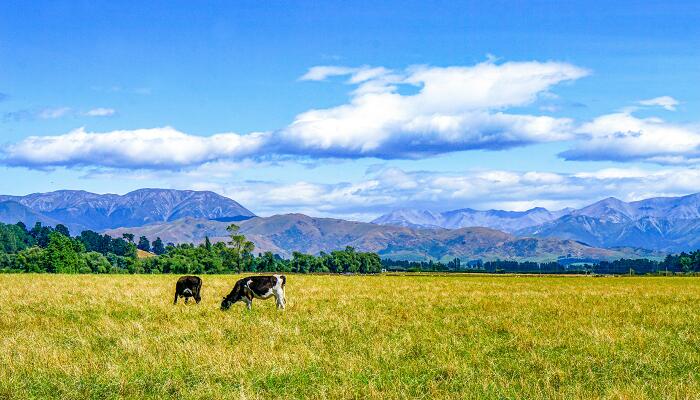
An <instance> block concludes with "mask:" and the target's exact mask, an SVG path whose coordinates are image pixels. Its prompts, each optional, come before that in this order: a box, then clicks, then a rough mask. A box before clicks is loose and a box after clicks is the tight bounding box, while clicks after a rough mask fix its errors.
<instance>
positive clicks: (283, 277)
mask: <svg viewBox="0 0 700 400" xmlns="http://www.w3.org/2000/svg"><path fill="white" fill-rule="evenodd" d="M280 278H282V289H284V285H286V284H287V277H286V276H284V275H280Z"/></svg>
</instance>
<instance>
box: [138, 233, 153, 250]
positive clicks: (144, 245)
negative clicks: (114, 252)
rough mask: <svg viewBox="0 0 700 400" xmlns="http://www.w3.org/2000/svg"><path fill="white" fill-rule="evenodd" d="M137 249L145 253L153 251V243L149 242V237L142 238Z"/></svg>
mask: <svg viewBox="0 0 700 400" xmlns="http://www.w3.org/2000/svg"><path fill="white" fill-rule="evenodd" d="M136 248H138V249H140V250H143V251H151V242H149V241H148V238H147V237H145V236H141V237H140V238H139V244H138V245H137V246H136Z"/></svg>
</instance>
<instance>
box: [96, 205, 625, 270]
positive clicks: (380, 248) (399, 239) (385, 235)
mask: <svg viewBox="0 0 700 400" xmlns="http://www.w3.org/2000/svg"><path fill="white" fill-rule="evenodd" d="M227 225H228V223H223V222H218V221H206V220H196V219H192V218H186V219H181V220H178V221H174V222H168V223H158V224H151V225H146V226H143V227H139V228H119V229H112V230H109V231H107V233H108V234H110V235H112V236H121V234H122V233H125V232H131V233H134V234H135V235H137V236H140V235H144V236H147V237H148V238H149V239H151V240H153V239H155V238H156V237H160V238H161V239H162V240H164V241H165V242H174V243H178V242H195V243H196V242H201V241H203V240H204V236H205V235H207V236H209V237H210V240H212V241H222V240H226V226H227ZM239 226H240V227H241V232H242V233H243V234H245V235H246V236H247V237H248V238H249V239H250V240H251V241H253V242H254V243H255V245H256V250H255V251H256V252H259V251H272V252H275V253H278V254H280V255H283V256H286V257H289V256H290V255H291V253H292V252H293V251H300V252H304V253H313V254H318V253H319V252H321V251H324V252H329V251H333V250H337V249H342V248H345V246H353V247H355V248H356V249H358V250H360V251H373V252H376V253H378V254H380V255H381V256H382V257H391V258H400V259H437V260H441V259H442V260H444V259H449V258H452V257H460V258H463V259H496V258H501V259H517V260H522V259H537V260H556V259H557V258H558V257H574V258H593V259H614V258H620V257H625V256H626V257H630V256H634V252H633V251H629V250H625V251H619V250H606V249H600V248H595V247H591V246H588V245H585V244H582V243H579V242H576V241H573V240H559V239H551V238H545V239H538V238H518V237H515V236H513V235H511V234H508V233H505V232H500V231H497V230H493V229H489V228H461V229H414V228H408V227H397V226H382V225H377V224H371V223H363V222H351V221H344V220H339V219H331V218H313V217H309V216H306V215H302V214H286V215H275V216H272V217H267V218H260V217H256V218H252V219H249V220H246V221H242V222H240V223H239Z"/></svg>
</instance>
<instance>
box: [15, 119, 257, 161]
mask: <svg viewBox="0 0 700 400" xmlns="http://www.w3.org/2000/svg"><path fill="white" fill-rule="evenodd" d="M266 137H267V134H265V133H251V134H248V135H238V134H236V133H220V134H216V135H212V136H206V137H205V136H195V135H188V134H185V133H182V132H179V131H177V130H175V129H173V128H171V127H163V128H154V129H136V130H131V131H113V132H107V133H93V132H86V131H85V130H84V129H83V128H80V129H76V130H74V131H71V132H69V133H67V134H65V135H58V136H30V137H28V138H25V139H24V140H23V141H21V142H19V143H16V144H11V145H9V146H7V147H6V148H5V149H4V153H5V157H4V160H3V161H4V163H5V164H7V165H11V166H25V167H30V168H46V167H55V166H66V167H71V166H101V167H110V168H151V169H179V168H186V167H192V166H197V165H201V164H204V163H207V162H211V161H215V160H219V159H222V158H243V157H246V156H249V155H250V154H254V153H256V152H257V151H258V150H259V149H260V147H261V145H262V144H263V143H264V142H265V141H266Z"/></svg>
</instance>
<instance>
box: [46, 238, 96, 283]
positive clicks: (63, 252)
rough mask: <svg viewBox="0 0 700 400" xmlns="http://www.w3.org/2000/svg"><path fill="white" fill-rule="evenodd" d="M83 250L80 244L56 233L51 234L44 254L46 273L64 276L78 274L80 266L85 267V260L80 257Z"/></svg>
mask: <svg viewBox="0 0 700 400" xmlns="http://www.w3.org/2000/svg"><path fill="white" fill-rule="evenodd" d="M84 249H85V248H84V247H83V246H82V244H81V243H80V242H78V241H74V240H72V239H71V238H69V237H67V236H65V235H63V234H60V233H58V232H52V233H51V234H50V236H49V244H48V245H47V246H46V254H45V257H46V266H47V269H48V271H49V272H56V273H64V274H66V273H67V274H70V273H76V272H78V271H79V270H80V268H81V267H82V266H84V265H86V264H85V260H84V259H83V258H82V257H81V256H80V253H81V252H82V251H84Z"/></svg>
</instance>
